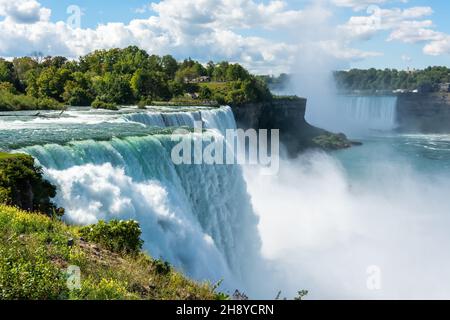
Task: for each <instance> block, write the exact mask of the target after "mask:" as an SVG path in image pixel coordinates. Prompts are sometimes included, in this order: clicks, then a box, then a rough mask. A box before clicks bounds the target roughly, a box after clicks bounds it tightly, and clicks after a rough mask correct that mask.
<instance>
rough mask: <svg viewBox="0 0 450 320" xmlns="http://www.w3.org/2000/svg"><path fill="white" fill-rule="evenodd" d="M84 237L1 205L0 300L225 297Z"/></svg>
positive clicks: (159, 263) (156, 263)
mask: <svg viewBox="0 0 450 320" xmlns="http://www.w3.org/2000/svg"><path fill="white" fill-rule="evenodd" d="M79 236H80V231H79V228H78V227H70V226H67V225H66V224H64V223H63V222H61V221H59V220H55V219H51V218H49V217H46V216H44V215H42V214H32V213H29V212H25V211H21V210H18V209H17V208H13V207H9V206H4V205H1V204H0V300H2V299H8V300H11V299H89V300H91V299H99V300H109V299H120V300H123V299H157V300H174V299H181V300H185V299H208V300H210V299H220V298H226V296H224V295H223V294H219V293H216V292H214V291H215V289H216V288H215V287H214V286H212V285H210V284H208V283H201V284H200V283H196V282H193V281H191V280H189V279H187V278H186V277H184V276H183V275H182V274H180V273H179V272H177V271H175V270H174V268H172V267H171V266H170V265H168V264H167V263H165V262H162V261H161V260H154V259H152V258H150V257H149V256H147V255H146V254H144V253H142V252H139V253H138V254H136V253H133V254H122V255H118V254H116V253H114V252H111V251H109V250H106V249H105V248H104V247H103V246H102V245H99V244H97V243H91V242H89V243H88V242H85V241H83V240H82V239H81V238H80V237H79ZM69 266H77V267H79V268H80V272H81V279H80V280H81V283H80V286H79V287H72V288H70V287H69V286H68V285H67V281H68V280H69V278H68V273H67V268H68V267H69ZM70 283H71V284H72V282H70Z"/></svg>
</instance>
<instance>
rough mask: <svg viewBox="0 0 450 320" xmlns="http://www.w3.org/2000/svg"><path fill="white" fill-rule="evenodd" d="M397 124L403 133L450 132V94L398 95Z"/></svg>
mask: <svg viewBox="0 0 450 320" xmlns="http://www.w3.org/2000/svg"><path fill="white" fill-rule="evenodd" d="M397 123H398V129H399V130H400V131H402V132H422V133H448V132H450V93H445V92H441V93H429V94H418V93H406V94H400V95H398V103H397Z"/></svg>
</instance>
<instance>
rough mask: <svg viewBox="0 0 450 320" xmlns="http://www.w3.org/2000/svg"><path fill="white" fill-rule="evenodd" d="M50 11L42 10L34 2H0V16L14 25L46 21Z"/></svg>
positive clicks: (25, 0)
mask: <svg viewBox="0 0 450 320" xmlns="http://www.w3.org/2000/svg"><path fill="white" fill-rule="evenodd" d="M50 14H51V10H50V9H47V8H43V7H42V6H41V4H40V3H39V2H37V1H36V0H15V1H10V0H0V16H4V17H6V19H7V20H12V21H13V22H15V23H20V24H30V23H35V22H38V21H47V20H48V19H49V18H50Z"/></svg>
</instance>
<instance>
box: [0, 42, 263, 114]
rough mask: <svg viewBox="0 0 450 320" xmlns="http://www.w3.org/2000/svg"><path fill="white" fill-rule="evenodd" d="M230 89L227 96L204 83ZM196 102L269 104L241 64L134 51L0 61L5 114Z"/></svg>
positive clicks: (0, 103) (1, 101)
mask: <svg viewBox="0 0 450 320" xmlns="http://www.w3.org/2000/svg"><path fill="white" fill-rule="evenodd" d="M205 82H206V83H227V84H228V85H227V86H226V88H227V89H228V91H227V92H226V94H223V93H220V94H217V93H216V92H214V90H210V91H208V90H206V89H205V88H204V87H202V86H199V83H205ZM187 95H189V97H190V98H192V96H195V98H196V99H203V100H210V99H220V100H221V101H227V102H229V103H242V102H251V101H257V100H262V99H267V98H270V92H269V90H268V89H267V87H266V85H265V84H264V82H263V81H261V80H260V79H257V78H256V77H255V76H253V75H251V74H250V73H249V72H248V71H247V70H246V69H245V68H243V67H242V66H241V65H239V64H230V63H228V62H221V63H218V64H216V63H213V62H209V63H208V64H207V65H205V66H204V65H202V64H201V63H199V62H197V61H194V60H192V59H187V60H184V61H183V62H178V61H176V60H175V59H174V58H173V57H172V56H170V55H166V56H162V57H161V56H157V55H149V54H148V53H147V52H146V51H144V50H141V49H139V48H137V47H135V46H131V47H128V48H125V49H111V50H98V51H95V52H92V53H90V54H88V55H86V56H84V57H81V58H80V59H79V60H77V61H69V60H68V59H66V58H64V57H46V58H43V57H22V58H15V59H14V60H13V61H11V62H10V61H6V60H4V59H0V110H20V109H43V108H49V109H54V108H57V107H58V106H61V105H71V106H86V105H92V106H93V107H97V108H107V109H114V108H115V106H117V105H130V104H147V103H151V102H152V101H170V100H171V99H174V98H180V97H186V96H187Z"/></svg>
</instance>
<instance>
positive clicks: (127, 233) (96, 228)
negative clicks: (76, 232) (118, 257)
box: [80, 220, 143, 254]
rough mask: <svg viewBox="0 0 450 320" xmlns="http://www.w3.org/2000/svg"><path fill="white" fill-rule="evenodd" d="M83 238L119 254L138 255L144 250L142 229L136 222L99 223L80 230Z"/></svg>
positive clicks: (115, 221) (113, 221)
mask: <svg viewBox="0 0 450 320" xmlns="http://www.w3.org/2000/svg"><path fill="white" fill-rule="evenodd" d="M80 234H81V236H82V237H83V238H84V239H86V240H87V241H93V242H96V243H98V244H100V245H102V246H103V247H104V248H106V249H108V250H110V251H113V252H117V253H122V252H126V253H130V254H131V253H137V252H139V250H141V249H142V243H143V242H142V240H141V238H140V237H141V229H140V227H139V223H137V222H136V221H132V220H128V221H119V220H111V221H109V222H105V221H99V222H98V223H97V224H95V225H92V226H87V227H83V228H81V229H80Z"/></svg>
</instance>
